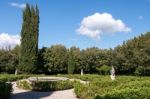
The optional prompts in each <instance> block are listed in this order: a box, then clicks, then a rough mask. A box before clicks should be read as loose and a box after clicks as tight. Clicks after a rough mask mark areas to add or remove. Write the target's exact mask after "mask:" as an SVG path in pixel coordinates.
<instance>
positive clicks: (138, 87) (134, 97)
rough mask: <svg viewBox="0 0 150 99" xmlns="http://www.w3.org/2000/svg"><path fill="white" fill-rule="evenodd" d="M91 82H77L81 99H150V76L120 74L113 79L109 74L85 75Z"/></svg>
mask: <svg viewBox="0 0 150 99" xmlns="http://www.w3.org/2000/svg"><path fill="white" fill-rule="evenodd" d="M87 76H88V79H89V80H90V83H89V84H81V83H76V85H75V93H76V94H77V96H78V97H79V98H80V99H93V98H94V99H149V98H150V93H149V91H150V82H149V80H150V78H149V77H133V76H119V77H117V79H116V80H115V81H112V80H111V79H110V77H109V76H99V77H98V76H97V75H85V76H83V78H85V77H87Z"/></svg>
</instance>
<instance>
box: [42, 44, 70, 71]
mask: <svg viewBox="0 0 150 99" xmlns="http://www.w3.org/2000/svg"><path fill="white" fill-rule="evenodd" d="M67 58H68V54H67V49H66V47H65V46H63V45H55V46H54V45H53V46H51V47H50V48H47V49H46V50H45V52H44V60H45V68H47V70H48V72H49V73H53V74H54V73H67Z"/></svg>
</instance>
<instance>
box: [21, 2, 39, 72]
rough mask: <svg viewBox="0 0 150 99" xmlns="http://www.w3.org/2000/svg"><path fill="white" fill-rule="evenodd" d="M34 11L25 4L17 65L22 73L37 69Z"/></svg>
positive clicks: (36, 30)
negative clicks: (18, 62)
mask: <svg viewBox="0 0 150 99" xmlns="http://www.w3.org/2000/svg"><path fill="white" fill-rule="evenodd" d="M36 9H37V7H36ZM36 9H34V7H33V6H32V7H30V5H29V4H27V5H26V8H25V9H24V11H23V24H22V30H21V50H20V64H19V71H20V72H22V73H33V72H34V71H35V70H36V68H37V54H38V28H39V18H37V17H39V14H37V12H38V11H36Z"/></svg>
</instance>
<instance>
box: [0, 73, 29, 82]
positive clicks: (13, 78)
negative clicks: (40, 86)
mask: <svg viewBox="0 0 150 99" xmlns="http://www.w3.org/2000/svg"><path fill="white" fill-rule="evenodd" d="M28 77H30V76H29V75H8V74H1V75H0V81H2V82H11V81H17V80H19V79H23V78H28Z"/></svg>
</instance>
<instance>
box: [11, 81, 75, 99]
mask: <svg viewBox="0 0 150 99" xmlns="http://www.w3.org/2000/svg"><path fill="white" fill-rule="evenodd" d="M12 84H13V92H12V94H11V97H10V99H77V97H76V95H75V93H74V89H69V90H62V91H51V92H35V91H29V90H23V89H20V88H18V87H17V86H16V82H12Z"/></svg>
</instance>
